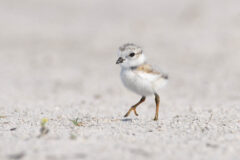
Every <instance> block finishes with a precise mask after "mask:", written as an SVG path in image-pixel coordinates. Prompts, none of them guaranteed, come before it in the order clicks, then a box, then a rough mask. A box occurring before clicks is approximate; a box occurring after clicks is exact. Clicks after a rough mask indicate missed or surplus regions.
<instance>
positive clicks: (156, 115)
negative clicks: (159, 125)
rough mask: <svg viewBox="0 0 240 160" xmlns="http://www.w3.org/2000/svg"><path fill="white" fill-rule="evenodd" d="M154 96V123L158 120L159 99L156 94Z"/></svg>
mask: <svg viewBox="0 0 240 160" xmlns="http://www.w3.org/2000/svg"><path fill="white" fill-rule="evenodd" d="M154 95H155V102H156V113H155V117H154V121H157V120H158V112H159V104H160V97H159V95H158V94H157V93H155V94H154Z"/></svg>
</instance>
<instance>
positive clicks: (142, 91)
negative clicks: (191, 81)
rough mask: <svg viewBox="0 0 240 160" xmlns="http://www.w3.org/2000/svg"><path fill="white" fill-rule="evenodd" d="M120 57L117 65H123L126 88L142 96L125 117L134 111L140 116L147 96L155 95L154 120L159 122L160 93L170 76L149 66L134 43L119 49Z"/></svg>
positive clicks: (139, 48) (123, 80) (122, 76)
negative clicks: (141, 106) (141, 107)
mask: <svg viewBox="0 0 240 160" xmlns="http://www.w3.org/2000/svg"><path fill="white" fill-rule="evenodd" d="M118 56H119V58H118V60H117V62H116V64H120V65H121V74H120V75H121V80H122V82H123V84H124V86H125V87H127V88H128V89H129V90H131V91H133V92H135V93H136V94H138V95H140V96H142V98H141V99H140V101H139V102H138V103H137V104H135V105H133V106H132V107H131V108H130V109H129V110H128V112H127V113H126V114H125V116H124V117H128V116H129V114H130V113H131V112H132V111H134V113H135V115H136V116H138V114H137V111H136V108H137V106H139V105H140V104H141V103H143V102H144V101H145V99H146V97H147V96H151V95H154V96H155V102H156V112H155V117H154V120H155V121H156V120H158V112H159V104H160V97H159V95H158V91H159V89H160V88H162V87H163V86H165V85H166V83H167V81H168V75H167V74H165V73H163V72H161V71H160V69H158V67H157V66H153V65H150V64H148V63H147V62H146V58H145V55H144V54H143V50H142V48H141V47H139V46H137V45H135V44H133V43H126V44H124V45H122V46H121V47H119V53H118Z"/></svg>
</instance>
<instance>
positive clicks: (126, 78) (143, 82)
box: [121, 69, 156, 96]
mask: <svg viewBox="0 0 240 160" xmlns="http://www.w3.org/2000/svg"><path fill="white" fill-rule="evenodd" d="M121 79H122V82H123V84H124V85H125V86H126V87H127V88H128V89H130V90H131V91H133V92H135V93H137V94H139V95H141V96H148V95H152V94H154V93H155V92H156V91H155V89H154V88H155V87H154V84H153V83H152V82H151V81H149V80H147V79H143V78H141V77H140V76H139V75H137V74H136V73H134V72H133V71H132V70H130V69H122V71H121Z"/></svg>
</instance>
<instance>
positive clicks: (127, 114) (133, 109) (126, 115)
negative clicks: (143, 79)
mask: <svg viewBox="0 0 240 160" xmlns="http://www.w3.org/2000/svg"><path fill="white" fill-rule="evenodd" d="M145 99H146V97H145V96H143V97H142V98H141V99H140V101H139V102H138V103H137V104H135V105H133V106H132V107H131V108H130V109H129V110H128V112H127V113H126V114H125V116H124V117H128V116H129V114H130V113H131V112H132V111H134V113H135V115H136V116H138V114H137V111H136V108H137V106H138V105H139V104H141V103H143V102H144V101H145Z"/></svg>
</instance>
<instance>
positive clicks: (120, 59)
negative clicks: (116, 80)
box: [116, 57, 124, 64]
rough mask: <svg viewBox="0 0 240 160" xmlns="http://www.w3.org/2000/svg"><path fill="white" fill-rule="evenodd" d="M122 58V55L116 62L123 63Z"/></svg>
mask: <svg viewBox="0 0 240 160" xmlns="http://www.w3.org/2000/svg"><path fill="white" fill-rule="evenodd" d="M123 61H124V59H123V58H122V57H119V58H118V60H117V62H116V64H120V63H123Z"/></svg>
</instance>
